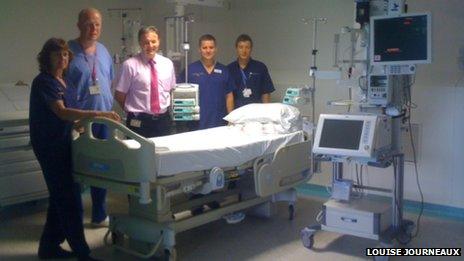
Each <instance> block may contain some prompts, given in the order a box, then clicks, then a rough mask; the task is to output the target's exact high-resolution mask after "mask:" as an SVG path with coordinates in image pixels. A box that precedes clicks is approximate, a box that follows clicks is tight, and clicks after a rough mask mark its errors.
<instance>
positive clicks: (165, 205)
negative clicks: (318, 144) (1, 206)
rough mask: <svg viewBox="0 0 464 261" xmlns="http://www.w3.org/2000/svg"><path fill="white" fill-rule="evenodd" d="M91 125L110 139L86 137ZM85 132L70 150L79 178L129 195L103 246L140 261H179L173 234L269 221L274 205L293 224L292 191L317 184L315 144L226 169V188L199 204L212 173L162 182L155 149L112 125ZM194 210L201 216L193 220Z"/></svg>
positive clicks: (294, 146)
mask: <svg viewBox="0 0 464 261" xmlns="http://www.w3.org/2000/svg"><path fill="white" fill-rule="evenodd" d="M93 123H101V124H105V125H106V126H107V127H108V128H109V133H110V135H109V138H108V139H105V140H101V139H96V138H94V137H93V136H92V134H91V132H89V131H87V130H90V129H91V125H92V124H93ZM82 125H83V126H84V129H85V131H84V132H83V133H81V134H80V135H79V134H76V135H74V137H73V143H72V154H73V175H74V178H75V180H76V181H77V182H79V183H82V184H85V185H91V186H96V187H101V188H106V189H108V190H110V191H113V192H119V193H124V194H127V195H128V198H129V209H128V212H127V213H122V214H115V213H113V214H111V215H110V227H109V230H108V233H107V234H106V235H105V243H107V244H113V245H114V246H115V247H116V248H118V249H120V250H122V251H124V252H128V253H130V254H133V255H135V256H138V257H141V258H149V257H151V256H153V255H155V254H158V252H159V251H158V250H160V249H164V254H165V255H167V256H168V257H169V258H170V259H175V257H176V252H175V248H174V246H175V235H176V233H179V232H182V231H185V230H188V229H190V228H194V227H197V226H200V225H202V224H206V223H209V222H211V221H214V220H218V219H221V218H222V217H224V215H226V214H229V213H233V212H236V211H243V210H248V211H249V213H252V212H254V213H255V214H258V215H261V216H270V215H271V214H272V212H273V205H272V204H271V203H272V202H275V201H287V202H289V217H290V219H292V218H293V213H294V207H293V205H294V202H295V201H296V191H295V189H294V188H293V187H295V186H296V185H298V184H301V183H303V182H306V181H307V180H309V179H310V178H311V177H312V170H311V164H310V162H311V159H310V150H311V142H310V141H309V140H307V139H306V140H305V141H302V142H299V143H296V144H292V145H287V146H283V147H281V148H279V149H278V150H277V151H276V152H274V153H272V154H269V155H264V156H261V157H258V158H255V159H250V161H248V162H246V163H245V164H243V165H241V166H236V167H233V168H224V169H223V171H224V178H225V185H224V187H223V188H221V189H217V190H216V191H213V192H211V193H208V194H205V195H202V196H201V197H198V198H195V197H192V196H191V195H192V192H193V191H195V190H196V191H198V190H199V189H202V188H204V187H205V186H207V185H209V184H208V182H209V179H208V177H209V175H210V172H211V170H202V171H194V172H184V173H178V174H176V175H173V176H168V177H164V176H162V177H157V176H156V175H155V174H154V173H156V168H155V167H156V166H155V162H156V161H155V160H154V158H153V157H154V156H155V157H156V151H157V148H156V145H155V144H154V142H153V141H151V140H149V139H146V138H144V137H142V136H140V135H138V134H136V133H134V132H132V131H131V130H129V129H128V128H127V127H125V126H123V125H122V124H120V123H118V122H115V121H112V120H108V119H102V118H95V119H92V120H85V121H83V122H82ZM121 137H128V138H130V139H133V140H135V141H137V142H138V143H139V144H140V146H139V147H138V148H129V147H127V145H126V144H125V143H124V142H122V140H123V139H122V138H121ZM211 202H215V204H216V206H212V208H211V209H209V210H208V207H206V206H204V205H206V204H208V203H211ZM209 205H211V204H209ZM195 208H196V209H198V208H203V209H204V211H200V212H201V213H199V214H197V215H192V214H190V213H191V211H190V210H192V209H195ZM110 235H111V240H109V239H110V237H109V236H110ZM110 241H111V242H110Z"/></svg>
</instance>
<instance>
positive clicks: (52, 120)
mask: <svg viewBox="0 0 464 261" xmlns="http://www.w3.org/2000/svg"><path fill="white" fill-rule="evenodd" d="M64 91H65V87H64V86H62V84H61V83H60V82H59V81H58V80H56V79H55V78H54V77H53V76H52V75H50V74H48V73H40V74H39V75H38V76H37V77H35V79H34V81H33V82H32V87H31V95H30V100H29V130H30V136H31V143H32V145H33V146H34V147H35V148H40V149H57V146H59V147H61V148H65V147H66V146H68V145H69V146H70V145H71V129H72V122H70V121H64V120H61V119H60V118H58V116H57V115H56V114H55V113H54V112H53V111H52V110H51V108H50V104H51V103H52V102H54V101H57V100H63V102H64ZM65 104H66V103H65Z"/></svg>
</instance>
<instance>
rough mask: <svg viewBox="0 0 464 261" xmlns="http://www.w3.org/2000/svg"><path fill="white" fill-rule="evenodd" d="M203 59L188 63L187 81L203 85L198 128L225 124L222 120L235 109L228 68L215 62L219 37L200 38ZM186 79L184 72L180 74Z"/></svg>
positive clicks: (200, 86)
mask: <svg viewBox="0 0 464 261" xmlns="http://www.w3.org/2000/svg"><path fill="white" fill-rule="evenodd" d="M198 44H199V47H200V49H199V52H200V55H201V58H200V60H198V61H196V62H193V63H191V64H189V65H188V82H189V83H196V84H198V85H199V88H200V95H199V96H200V98H199V99H200V121H199V123H198V128H197V129H207V128H213V127H219V126H223V125H226V122H225V121H224V120H223V119H222V118H224V117H225V116H226V114H227V113H229V112H231V111H232V110H233V109H234V95H233V91H234V82H233V80H232V77H231V76H230V74H229V71H228V69H227V67H226V66H225V65H223V64H221V63H219V62H216V53H217V48H216V39H215V38H214V36H212V35H210V34H205V35H202V36H201V37H200V39H199V41H198ZM178 78H179V82H184V81H185V73H184V72H183V73H181V74H180V75H179V77H178Z"/></svg>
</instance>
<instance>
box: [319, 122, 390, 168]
mask: <svg viewBox="0 0 464 261" xmlns="http://www.w3.org/2000/svg"><path fill="white" fill-rule="evenodd" d="M390 146H391V120H390V118H388V117H385V116H381V115H371V114H364V115H350V114H321V115H320V116H319V122H318V125H317V129H316V136H315V139H314V146H313V152H314V153H317V154H323V155H330V156H335V157H340V158H361V159H368V160H369V159H373V158H376V157H377V156H379V153H380V152H382V151H385V150H388V149H390Z"/></svg>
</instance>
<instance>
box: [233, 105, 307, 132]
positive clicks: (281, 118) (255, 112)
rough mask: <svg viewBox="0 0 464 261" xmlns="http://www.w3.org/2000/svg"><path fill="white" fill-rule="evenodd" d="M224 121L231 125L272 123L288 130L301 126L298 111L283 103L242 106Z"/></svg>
mask: <svg viewBox="0 0 464 261" xmlns="http://www.w3.org/2000/svg"><path fill="white" fill-rule="evenodd" d="M224 120H226V121H228V122H230V123H233V124H240V123H248V122H260V123H273V124H279V125H280V126H281V127H282V128H283V129H285V130H290V129H292V128H294V127H295V126H301V117H300V111H299V110H298V109H297V108H295V107H293V106H291V105H287V104H283V103H252V104H248V105H245V106H242V107H240V108H238V109H235V110H233V111H232V112H231V113H229V114H228V115H227V116H226V117H224Z"/></svg>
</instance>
